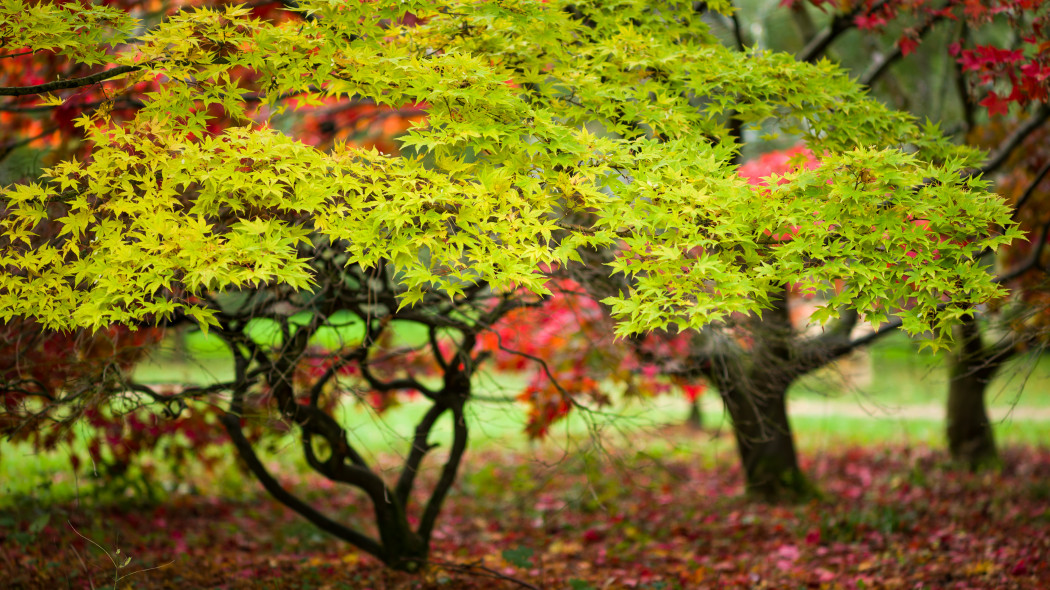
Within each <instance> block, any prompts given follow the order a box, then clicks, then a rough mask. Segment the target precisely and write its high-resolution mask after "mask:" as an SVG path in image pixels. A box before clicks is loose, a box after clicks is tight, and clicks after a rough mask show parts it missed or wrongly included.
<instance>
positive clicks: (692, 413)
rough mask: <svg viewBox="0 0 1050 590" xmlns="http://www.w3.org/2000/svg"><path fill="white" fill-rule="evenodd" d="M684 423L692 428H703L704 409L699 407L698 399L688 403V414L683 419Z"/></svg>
mask: <svg viewBox="0 0 1050 590" xmlns="http://www.w3.org/2000/svg"><path fill="white" fill-rule="evenodd" d="M685 425H686V426H688V427H690V428H692V429H694V430H703V429H704V410H703V408H701V407H700V400H699V399H696V400H694V401H693V403H691V404H689V416H688V417H687V418H686V419H685Z"/></svg>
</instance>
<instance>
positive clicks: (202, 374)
mask: <svg viewBox="0 0 1050 590" xmlns="http://www.w3.org/2000/svg"><path fill="white" fill-rule="evenodd" d="M258 329H259V330H260V333H259V334H257V335H256V337H258V338H261V339H262V338H267V336H266V335H265V334H264V333H262V332H261V331H262V329H263V328H258ZM324 337H325V338H345V337H346V335H345V334H337V333H334V332H333V333H332V334H328V335H326V336H324ZM420 337H421V334H419V333H413V332H412V331H411V330H410V329H406V330H405V332H404V333H403V334H399V338H402V339H403V341H406V342H408V341H411V340H412V339H416V340H417V341H418V338H420ZM184 346H185V349H186V350H187V351H189V352H190V353H191V354H192V356H193V357H194V361H193V362H191V363H186V362H183V363H173V362H171V358H173V357H172V354H173V351H172V349H171V348H170V346H168V345H166V346H165V347H163V348H162V350H161V351H160V353H159V354H157V355H156V356H155V357H154V359H152V360H151V362H148V363H144V364H143V365H142V366H140V367H139V368H138V369H137V372H136V378H137V379H139V380H141V381H144V382H153V383H173V382H180V383H209V382H215V381H217V380H222V379H228V378H229V377H230V364H231V363H230V362H229V358H228V357H226V356H225V351H224V349H223V347H222V346H221V343H219V342H218V341H217V340H216V339H214V337H212V338H208V337H204V336H203V335H201V334H199V333H196V334H188V335H187V337H186V339H185V343H184ZM941 360H942V359H941V358H939V357H938V356H936V355H931V354H924V355H920V354H918V353H916V352H915V349H914V348H913V347H912V345H911V343H910V342H908V341H907V340H905V339H903V338H897V339H892V338H891V339H888V340H887V341H886V342H882V343H879V345H877V346H876V347H874V348H873V349H872V352H871V363H872V371H871V378H870V380H869V381H868V382H864V383H861V384H859V385H858V384H854V385H851V386H850V387H849V388H848V389H846V390H842V389H841V385H842V383H841V382H842V380H841V379H840V378H838V377H837V376H836V374H835V373H833V372H825V373H823V374H818V375H815V376H812V377H810V378H807V379H806V380H804V381H803V382H802V383H800V384H798V385H797V386H796V387H795V388H794V389H793V390H792V391H791V393H790V395H789V410H790V412H791V415H792V418H791V420H792V425H793V427H794V432H795V434H796V437H797V440H798V445H799V448H800V449H801V450H802V452H804V453H816V452H820V451H822V450H824V449H828V448H832V447H834V446H837V445H842V444H857V445H864V444H887V443H888V444H895V445H896V444H925V445H930V446H934V447H942V446H943V445H944V423H943V418H942V415H943V414H942V406H943V399H944V394H945V391H946V387H947V382H946V378H945V374H944V370H943V367H942V366H941V364H940V362H941ZM1048 379H1050V359H1038V358H1035V357H1022V358H1021V359H1018V360H1017V361H1015V362H1014V363H1012V364H1011V365H1010V366H1008V367H1006V368H1005V369H1004V370H1003V371H1002V372H1001V375H1000V377H999V379H997V380H996V381H995V382H994V383H993V384H992V387H991V388H990V390H989V391H990V392H991V393H992V396H993V398H992V400H991V405H992V406H993V413H994V414H995V415H996V416H1000V415H1002V414H1004V413H1006V411H1007V410H1012V411H1011V412H1010V413H1009V414H1008V415H1007V416H1006V417H1005V418H1001V419H997V421H996V426H995V428H996V436H997V440H998V441H999V443H1000V444H1002V445H1004V446H1009V445H1043V444H1046V442H1047V440H1046V431H1047V422H1048V421H1050V415H1048V412H1047V411H1046V409H1047V408H1050V388H1048V387H1046V385H1047V380H1048ZM525 382H526V377H525V376H522V375H487V374H482V375H479V377H478V379H477V381H476V383H475V395H476V396H478V398H479V399H480V400H484V401H474V402H472V403H471V404H469V405H468V409H467V415H468V420H469V423H470V432H471V434H470V436H471V441H470V442H471V445H472V448H475V449H481V448H486V447H487V448H492V447H499V448H514V449H523V448H529V447H531V446H534V445H548V446H554V447H557V448H564V449H572V448H579V447H580V446H581V445H587V444H590V442H591V441H592V440H593V437H592V436H591V435H594V434H598V435H600V437H601V440H603V441H605V442H607V443H608V444H611V445H621V444H624V445H626V444H632V443H634V442H636V439H637V438H639V437H638V436H637V433H638V432H639V431H640V430H644V431H647V432H651V431H654V430H656V429H659V428H661V427H663V426H666V425H674V424H681V423H682V422H683V420H684V418H685V416H686V415H687V413H688V406H687V403H686V402H685V401H684V400H682V399H681V398H678V397H676V396H663V397H660V398H656V399H646V400H631V401H629V402H627V403H624V404H620V405H618V406H617V407H615V408H611V409H596V410H594V411H589V412H575V413H573V414H572V415H571V416H570V417H569V419H567V420H565V421H563V422H561V423H558V424H557V425H556V426H555V427H553V428H552V429H551V433H550V435H549V436H548V438H547V439H546V440H544V441H542V442H536V441H530V440H528V439H527V437H526V436H525V434H524V430H523V426H524V423H525V419H526V409H525V408H524V406H522V405H521V404H518V403H515V402H514V401H513V398H514V397H515V396H516V395H517V394H518V393H519V392H520V391H521V390H522V388H523V387H524V385H525ZM498 400H503V401H498ZM1014 406H1016V407H1014ZM426 408H427V405H426V403H425V402H421V401H411V400H409V401H407V402H405V403H403V404H402V405H401V406H399V407H396V408H393V409H391V410H389V411H388V412H386V413H384V414H383V415H382V416H377V415H376V413H375V412H374V411H373V410H372V409H371V408H370V407H368V406H367V405H364V404H358V403H354V404H347V405H346V406H345V407H343V408H341V410H340V411H339V415H338V417H339V418H340V420H341V421H342V423H343V424H344V425H345V427H346V429H347V432H348V434H349V437H350V440H351V442H352V443H354V444H355V445H357V446H358V447H359V448H360V449H361V450H362V452H364V453H365V455H366V457H369V458H371V459H373V460H378V459H380V458H383V457H386V458H388V459H389V458H391V457H397V456H401V455H403V454H404V453H405V452H407V449H408V448H409V436H410V435H411V433H412V432H413V430H414V428H415V424H416V422H417V421H418V420H419V418H420V417H421V416H422V415H423V413H424V412H425V411H426ZM703 408H704V418H705V425H706V426H707V428H708V430H707V431H706V432H704V433H700V434H697V435H695V436H691V437H682V436H681V431H677V432H676V435H675V436H669V437H668V440H666V441H662V442H661V441H660V438H659V437H653V436H647V437H645V440H646V441H647V442H646V445H647V448H646V449H642V451H643V452H653V453H660V452H664V451H668V450H671V449H674V450H675V451H676V452H686V453H694V454H697V455H698V456H699V457H701V458H706V459H704V460H713V459H715V458H722V459H726V458H730V460H731V458H732V457H733V456H734V453H735V449H734V447H733V441H732V437H731V436H730V434H731V429H730V426H729V424H728V422H727V420H726V418H725V416H724V412H723V409H722V407H721V402H720V400H719V399H718V397H717V395H716V394H715V393H714V392H710V394H709V395H705V396H704V398H703ZM449 420H450V418H448V417H446V418H445V420H444V421H443V422H441V423H439V424H438V425H437V427H436V428H435V430H434V432H433V434H432V437H431V440H432V441H433V442H438V443H441V444H442V446H443V447H446V448H447V446H448V441H449V436H450V433H451V424H450V422H449ZM719 433H721V435H719ZM83 439H84V437H83V436H81V437H80V438H79V439H78V442H76V443H74V446H75V447H76V450H77V451H78V454H79V455H81V456H85V455H86V453H84V452H83V451H84V449H83V445H84V442H83ZM297 445H298V442H297V440H296V439H295V438H294V437H293V436H291V435H289V436H287V437H286V438H285V439H283V440H281V441H278V444H276V445H275V448H274V450H273V451H272V452H268V453H264V456H265V457H266V460H268V461H280V462H281V463H282V464H290V465H291V466H293V467H294V468H297V469H304V470H305V469H306V467H305V466H304V465H302V460H301V452H300V451H299V450H298V446H297ZM219 452H224V451H221V450H220V451H219ZM69 454H70V449H59V450H57V451H55V452H51V453H35V452H33V451H32V449H30V448H29V447H28V446H27V445H13V444H11V443H7V442H0V505H4V504H8V503H10V502H14V501H20V500H18V499H19V498H25V497H32V498H35V499H36V500H37V501H40V502H44V503H46V502H49V501H54V500H61V499H70V498H73V497H77V495H78V494H80V493H83V492H84V490H86V489H89V488H90V487H91V486H90V484H91V483H92V482H91V476H90V474H89V475H88V476H87V478H88V479H86V480H84V479H81V480H80V481H78V480H77V479H76V477H75V476H74V474H73V473H72V470H71V468H70V463H69ZM156 469H157V471H156V473H157V479H160V480H164V479H165V478H168V481H167V484H166V487H165V490H166V491H171V490H172V489H175V488H176V487H178V486H181V488H180V489H184V488H185V487H186V485H187V483H186V482H188V481H193V480H199V481H202V482H203V481H206V480H209V479H210V480H214V481H212V482H211V483H210V484H209V485H212V486H213V487H212V488H211V491H216V492H219V493H224V494H230V495H238V494H241V493H245V489H248V490H254V489H255V488H256V486H255V485H254V483H253V482H248V481H245V480H244V479H243V477H242V476H240V475H238V474H237V472H236V470H232V469H220V475H219V476H218V477H216V476H215V475H214V474H207V473H204V472H202V471H199V470H198V471H194V470H193V468H192V467H191V469H190V471H189V472H188V473H185V474H182V475H181V476H180V477H176V476H175V475H174V474H173V473H172V471H171V470H170V469H169V468H167V467H166V466H164V465H158V466H157V467H156ZM202 485H203V484H202Z"/></svg>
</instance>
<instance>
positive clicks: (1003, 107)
mask: <svg viewBox="0 0 1050 590" xmlns="http://www.w3.org/2000/svg"><path fill="white" fill-rule="evenodd" d="M978 104H980V105H981V106H982V107H984V108H986V109H988V114H989V115H992V116H995V115H1005V114H1007V113H1009V112H1010V101H1009V100H1007V99H1005V98H1003V97H1001V96H999V95H998V94H997V93H996V92H995V91H994V90H992V91H990V92H989V93H988V96H986V97H985V98H984V100H982V101H981V102H980V103H978Z"/></svg>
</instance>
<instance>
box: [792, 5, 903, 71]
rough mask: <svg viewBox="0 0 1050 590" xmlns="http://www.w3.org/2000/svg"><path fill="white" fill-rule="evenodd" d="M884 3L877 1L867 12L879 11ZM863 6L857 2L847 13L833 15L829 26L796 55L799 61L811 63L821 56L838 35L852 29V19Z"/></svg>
mask: <svg viewBox="0 0 1050 590" xmlns="http://www.w3.org/2000/svg"><path fill="white" fill-rule="evenodd" d="M885 3H886V0H878V2H875V3H874V4H872V5H871V7H870V9H869V10H868V12H875V11H876V10H879V9H880V8H882V5H883V4H885ZM864 4H865V3H864V2H858V3H857V5H856V6H855V7H854V8H853V9H852V10H850V11H849V12H846V13H843V14H837V15H835V18H833V19H832V20H831V25H830V26H828V28H826V29H824V30H823V31H821V32H820V34H819V35H817V36H816V37H813V38H812V39H811V40H810V41H809V43H807V44H806V47H805V48H803V49H802V52H801V53H799V54H798V59H799V61H805V62H812V61H815V60H816V59H817V58H819V57H820V56H821V55H823V54H824V52H825V51H827V48H828V46H829V45H831V44H832V43H833V42H834V41H835V40H836V39H838V38H839V36H840V35H842V34H843V33H845V32H846V31H848V30H850V29H852V28H853V26H854V24H853V19H854V18H856V17H857V15H859V14H860V13H861V11H862V10H864V8H865V5H864Z"/></svg>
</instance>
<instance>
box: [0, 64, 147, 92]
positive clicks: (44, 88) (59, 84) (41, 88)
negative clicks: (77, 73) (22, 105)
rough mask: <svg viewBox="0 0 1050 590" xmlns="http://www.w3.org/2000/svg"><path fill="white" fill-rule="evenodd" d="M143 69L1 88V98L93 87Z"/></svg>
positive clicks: (127, 68) (119, 69) (124, 68)
mask: <svg viewBox="0 0 1050 590" xmlns="http://www.w3.org/2000/svg"><path fill="white" fill-rule="evenodd" d="M141 68H142V66H117V67H115V68H111V69H108V70H104V71H102V72H99V73H97V74H91V75H90V76H84V77H83V78H71V79H68V80H55V81H54V82H48V83H46V84H37V85H36V86H0V96H29V95H32V94H44V93H45V92H54V91H56V90H66V89H69V88H83V87H84V86H91V85H92V84H97V83H99V82H102V81H103V80H109V79H110V78H116V77H117V76H122V75H124V74H127V73H128V72H134V71H137V70H139V69H141Z"/></svg>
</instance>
